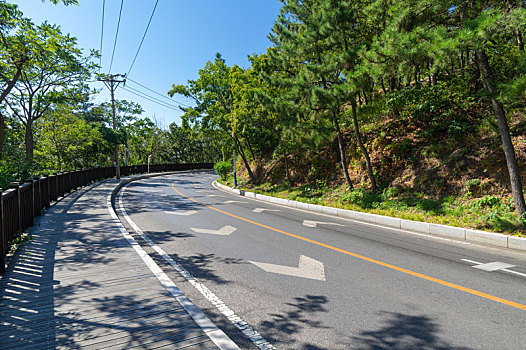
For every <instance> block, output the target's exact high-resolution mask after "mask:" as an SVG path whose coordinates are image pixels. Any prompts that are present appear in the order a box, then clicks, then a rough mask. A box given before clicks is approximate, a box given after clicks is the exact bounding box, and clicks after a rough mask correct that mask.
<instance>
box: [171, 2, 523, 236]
mask: <svg viewBox="0 0 526 350" xmlns="http://www.w3.org/2000/svg"><path fill="white" fill-rule="evenodd" d="M283 3H284V6H283V8H282V11H281V14H280V15H279V17H278V18H277V20H276V22H275V25H274V27H273V28H272V31H271V33H270V35H269V38H270V39H271V41H272V43H273V45H272V46H271V47H270V48H268V50H267V52H266V53H265V54H262V55H254V56H250V57H249V59H250V63H251V65H250V67H248V68H242V67H238V66H236V65H234V66H229V65H227V62H226V61H225V60H224V59H223V57H222V56H221V55H219V54H218V55H217V56H216V58H215V60H213V61H210V62H208V63H207V64H206V66H205V67H204V68H203V69H201V70H200V71H199V78H198V79H196V80H192V81H188V82H187V84H185V85H174V87H173V89H172V90H171V91H170V94H172V95H175V94H180V95H183V96H186V97H189V98H193V99H194V100H195V103H196V107H194V108H189V109H187V110H186V114H185V116H184V118H185V120H186V121H187V122H188V123H189V124H191V125H193V126H194V127H195V128H198V129H201V130H207V131H208V132H209V133H212V134H215V135H216V138H217V139H218V140H222V141H223V142H224V143H223V144H222V150H223V154H231V153H232V148H234V149H235V153H236V154H237V155H238V156H237V157H238V159H237V164H238V166H239V168H238V169H237V173H238V176H239V175H240V176H239V177H240V183H241V186H242V187H243V188H244V189H247V190H255V191H260V192H264V193H269V194H275V195H278V196H281V197H286V198H291V199H297V200H302V201H309V202H316V203H321V204H329V205H334V206H339V207H344V208H349V209H354V210H362V211H369V212H373V213H378V214H384V215H391V216H398V217H402V218H407V219H412V220H423V221H429V222H437V223H445V224H450V225H456V226H464V227H470V228H475V229H483V230H491V231H497V232H505V233H513V234H517V235H520V234H521V232H524V230H525V225H524V224H525V222H526V215H525V214H524V213H525V210H526V207H525V204H524V191H523V188H522V180H523V179H524V178H525V175H526V173H525V167H524V165H525V163H526V119H525V117H526V114H525V112H526V110H525V107H526V99H525V98H526V94H525V91H526V89H525V88H526V86H525V84H526V74H525V73H526V56H525V51H524V42H523V35H524V32H525V29H526V17H525V16H526V10H525V5H524V2H521V1H517V2H514V1H505V2H504V1H429V0H417V1H415V0H410V1H389V0H387V1H386V0H371V1H352V0H309V1H298V0H286V1H283ZM223 160H225V161H230V162H232V160H231V158H230V160H228V159H225V158H224V159H223Z"/></svg>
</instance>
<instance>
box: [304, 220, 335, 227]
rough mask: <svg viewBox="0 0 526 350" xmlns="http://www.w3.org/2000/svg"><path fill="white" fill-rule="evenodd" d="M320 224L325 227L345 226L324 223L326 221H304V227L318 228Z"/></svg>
mask: <svg viewBox="0 0 526 350" xmlns="http://www.w3.org/2000/svg"><path fill="white" fill-rule="evenodd" d="M319 224H323V225H335V226H343V225H342V224H337V223H335V222H324V221H313V220H303V226H307V227H316V226H317V225H319Z"/></svg>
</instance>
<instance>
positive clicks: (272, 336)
mask: <svg viewBox="0 0 526 350" xmlns="http://www.w3.org/2000/svg"><path fill="white" fill-rule="evenodd" d="M327 303H328V299H327V297H326V296H323V295H305V296H303V297H296V298H294V299H293V301H292V302H289V303H285V305H286V306H287V308H288V309H289V310H287V311H283V312H282V313H279V314H278V313H273V314H270V315H269V316H270V317H271V319H270V320H266V321H263V322H261V324H260V325H259V327H258V330H259V331H260V332H261V334H264V335H265V337H266V338H267V339H268V340H269V341H270V342H271V343H276V346H278V347H283V348H288V349H302V350H323V349H325V348H321V347H318V346H316V345H314V344H308V343H300V342H298V339H301V337H298V336H297V334H299V333H303V332H305V333H308V332H310V331H311V330H313V329H316V330H319V329H327V327H325V326H324V325H323V324H322V322H320V321H315V320H314V319H315V318H316V317H314V316H315V315H316V314H318V313H326V312H328V310H327V309H326V308H325V304H327Z"/></svg>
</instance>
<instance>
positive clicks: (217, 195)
mask: <svg viewBox="0 0 526 350" xmlns="http://www.w3.org/2000/svg"><path fill="white" fill-rule="evenodd" d="M207 197H223V198H225V197H226V196H223V195H220V194H209V195H208V196H207Z"/></svg>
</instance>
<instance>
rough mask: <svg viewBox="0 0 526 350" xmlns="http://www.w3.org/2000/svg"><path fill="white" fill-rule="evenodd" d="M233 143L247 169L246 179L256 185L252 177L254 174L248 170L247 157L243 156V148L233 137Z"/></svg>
mask: <svg viewBox="0 0 526 350" xmlns="http://www.w3.org/2000/svg"><path fill="white" fill-rule="evenodd" d="M234 142H235V143H236V146H237V149H238V151H239V155H240V156H241V159H243V163H245V167H246V168H247V172H248V177H250V181H251V182H253V183H256V178H255V177H254V173H253V172H252V169H250V164H249V163H248V161H247V157H246V155H245V152H244V151H243V147H241V143H240V142H239V139H238V138H237V137H234Z"/></svg>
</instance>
